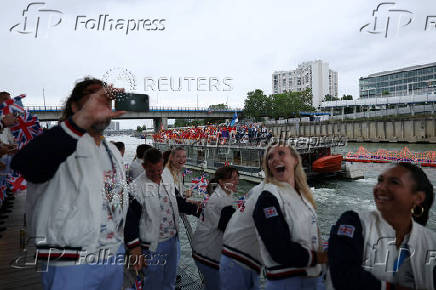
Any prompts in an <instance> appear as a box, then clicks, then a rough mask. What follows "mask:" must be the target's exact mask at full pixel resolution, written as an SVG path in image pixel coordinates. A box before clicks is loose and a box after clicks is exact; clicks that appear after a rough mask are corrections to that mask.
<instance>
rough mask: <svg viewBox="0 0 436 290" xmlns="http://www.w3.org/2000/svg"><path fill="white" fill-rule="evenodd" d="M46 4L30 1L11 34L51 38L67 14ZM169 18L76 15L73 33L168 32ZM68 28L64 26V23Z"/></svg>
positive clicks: (126, 33)
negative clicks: (54, 29)
mask: <svg viewBox="0 0 436 290" xmlns="http://www.w3.org/2000/svg"><path fill="white" fill-rule="evenodd" d="M46 6H48V5H47V3H46V2H31V3H29V4H28V5H27V6H26V8H25V9H24V10H23V11H22V13H21V14H22V20H21V21H20V22H19V23H17V24H14V25H12V26H11V27H10V29H9V31H10V32H16V33H19V34H30V35H33V37H35V38H38V37H39V36H41V35H45V36H47V35H48V32H49V31H50V30H51V29H53V28H54V27H56V26H60V24H61V23H62V22H63V23H68V22H69V21H64V19H63V15H64V13H63V12H62V11H60V10H59V9H49V8H46ZM166 21H167V20H166V19H165V18H161V17H144V18H142V17H140V18H132V17H114V16H113V15H110V14H98V15H91V16H89V15H84V14H81V15H77V16H75V17H74V21H71V22H73V23H74V25H73V26H72V27H71V29H72V31H92V32H107V31H114V32H121V33H123V34H125V35H130V34H132V33H139V32H143V31H163V30H165V29H166ZM63 25H65V24H63Z"/></svg>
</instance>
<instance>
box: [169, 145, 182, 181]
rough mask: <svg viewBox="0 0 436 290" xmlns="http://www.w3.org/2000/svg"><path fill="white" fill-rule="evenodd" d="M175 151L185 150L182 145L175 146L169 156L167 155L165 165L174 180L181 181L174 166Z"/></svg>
mask: <svg viewBox="0 0 436 290" xmlns="http://www.w3.org/2000/svg"><path fill="white" fill-rule="evenodd" d="M177 151H185V148H183V147H176V148H174V149H173V150H171V153H170V156H169V157H168V163H167V165H166V167H168V169H169V170H170V172H171V175H172V176H173V178H174V181H175V182H181V180H179V178H180V177H181V174H180V171H179V170H177V168H175V167H174V163H173V162H174V156H175V155H176V152H177Z"/></svg>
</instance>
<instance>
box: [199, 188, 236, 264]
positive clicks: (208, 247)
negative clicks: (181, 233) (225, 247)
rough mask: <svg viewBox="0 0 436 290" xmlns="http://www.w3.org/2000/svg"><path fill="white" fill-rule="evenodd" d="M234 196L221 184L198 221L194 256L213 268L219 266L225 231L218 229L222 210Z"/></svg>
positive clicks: (231, 202) (232, 200) (230, 202)
mask: <svg viewBox="0 0 436 290" xmlns="http://www.w3.org/2000/svg"><path fill="white" fill-rule="evenodd" d="M233 202H234V198H233V197H232V196H231V195H228V194H227V193H226V192H225V191H224V190H223V189H222V188H221V186H220V185H218V186H217V188H216V189H215V191H214V192H213V194H212V195H211V196H210V198H209V200H208V201H207V203H206V207H205V208H204V210H203V213H202V216H201V217H200V218H199V220H198V222H197V229H196V230H195V233H194V238H193V241H192V250H193V251H192V257H193V258H194V259H196V260H198V261H200V262H201V263H204V264H206V265H209V266H211V267H213V268H219V263H220V262H219V261H220V256H221V249H222V244H223V232H222V231H221V230H219V229H218V222H219V220H220V217H221V210H222V209H223V208H224V207H226V206H231V205H232V204H233Z"/></svg>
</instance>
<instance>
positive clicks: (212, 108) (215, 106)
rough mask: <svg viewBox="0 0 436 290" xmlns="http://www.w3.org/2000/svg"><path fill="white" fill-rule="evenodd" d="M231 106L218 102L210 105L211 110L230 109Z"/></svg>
mask: <svg viewBox="0 0 436 290" xmlns="http://www.w3.org/2000/svg"><path fill="white" fill-rule="evenodd" d="M228 109H229V106H227V105H226V104H217V105H210V106H209V110H217V111H219V110H228Z"/></svg>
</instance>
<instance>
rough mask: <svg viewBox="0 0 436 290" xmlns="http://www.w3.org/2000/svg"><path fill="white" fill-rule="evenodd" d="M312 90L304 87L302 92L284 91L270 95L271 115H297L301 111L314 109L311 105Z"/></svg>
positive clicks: (280, 116) (283, 116) (278, 116)
mask: <svg viewBox="0 0 436 290" xmlns="http://www.w3.org/2000/svg"><path fill="white" fill-rule="evenodd" d="M312 98H313V95H312V90H311V89H306V90H304V91H302V92H285V93H283V94H276V95H272V96H271V103H272V114H271V117H273V118H275V119H277V118H289V117H295V116H299V114H300V112H302V111H305V112H307V111H315V108H314V107H313V106H312Z"/></svg>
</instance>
